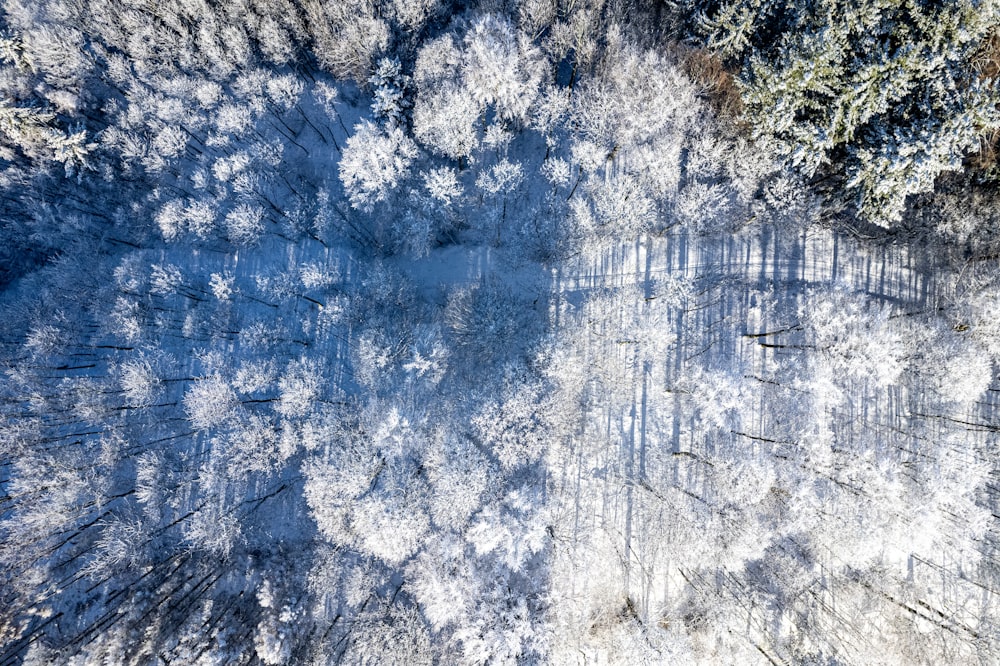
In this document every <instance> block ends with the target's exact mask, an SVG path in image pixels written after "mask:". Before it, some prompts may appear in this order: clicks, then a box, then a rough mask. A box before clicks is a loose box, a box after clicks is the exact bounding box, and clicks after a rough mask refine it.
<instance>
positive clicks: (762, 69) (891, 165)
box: [699, 0, 1000, 226]
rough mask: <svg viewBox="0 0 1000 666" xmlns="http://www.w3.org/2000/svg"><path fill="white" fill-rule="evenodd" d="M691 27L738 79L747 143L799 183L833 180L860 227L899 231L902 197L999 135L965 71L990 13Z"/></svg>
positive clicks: (808, 8)
mask: <svg viewBox="0 0 1000 666" xmlns="http://www.w3.org/2000/svg"><path fill="white" fill-rule="evenodd" d="M699 22H700V27H701V28H702V30H703V31H704V32H705V33H706V34H707V35H708V41H709V44H710V46H712V47H714V48H715V49H717V50H719V51H720V52H721V53H722V54H723V55H724V56H726V57H727V58H730V59H731V60H732V61H733V62H734V63H735V64H736V65H737V66H738V67H739V68H740V80H741V84H742V94H743V101H744V104H745V107H746V115H747V120H748V122H749V124H750V126H751V127H752V128H753V131H754V133H755V134H757V135H758V136H759V137H760V138H762V139H765V140H767V141H769V142H770V143H771V145H772V146H773V149H774V150H775V151H777V152H778V153H779V154H781V155H782V156H784V157H785V158H787V160H788V161H789V162H791V163H792V164H795V165H797V166H798V167H799V168H800V169H802V170H803V171H804V172H805V173H806V174H807V175H810V176H812V175H815V174H817V173H823V172H826V173H835V174H838V175H842V176H844V178H845V179H846V193H847V194H848V196H849V197H851V198H852V199H853V200H854V202H855V205H856V207H857V209H858V211H859V213H860V214H861V216H862V217H864V218H866V219H867V220H869V221H871V222H875V223H878V224H881V225H884V226H890V225H892V224H894V223H896V222H898V221H899V220H900V219H901V217H902V214H903V212H904V210H905V206H906V198H907V196H908V195H911V194H916V193H919V192H927V191H930V190H931V189H933V187H934V181H935V179H936V177H937V176H938V175H939V174H940V173H942V172H945V171H955V170H960V169H961V168H962V167H963V163H964V160H965V158H966V157H967V156H968V155H970V154H971V153H972V152H974V150H975V149H976V148H977V147H978V145H979V141H980V136H981V135H982V134H983V133H984V132H985V131H988V130H990V129H992V128H995V127H996V126H997V125H998V123H1000V117H998V113H997V102H998V101H1000V96H998V93H997V88H996V86H995V84H994V81H993V80H991V79H986V78H985V77H981V76H980V75H979V73H978V72H977V71H976V68H975V67H974V64H973V63H974V61H975V59H976V56H977V54H978V52H979V49H980V47H981V44H982V43H983V42H984V40H986V39H987V38H988V37H989V35H990V34H991V31H992V30H993V29H994V28H995V27H996V25H997V23H998V5H997V4H996V3H995V2H991V1H988V0H986V1H983V0H961V1H958V2H915V1H908V2H902V3H901V2H897V1H895V0H865V1H863V2H844V1H843V0H815V1H813V2H800V3H788V2H784V1H783V0H782V1H779V0H734V1H732V2H722V3H710V4H709V5H708V6H707V7H705V8H704V12H703V13H702V14H701V15H700V17H699ZM987 74H988V72H987Z"/></svg>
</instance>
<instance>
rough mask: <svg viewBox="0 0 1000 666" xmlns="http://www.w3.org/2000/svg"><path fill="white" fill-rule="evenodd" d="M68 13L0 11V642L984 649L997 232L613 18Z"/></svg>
mask: <svg viewBox="0 0 1000 666" xmlns="http://www.w3.org/2000/svg"><path fill="white" fill-rule="evenodd" d="M71 4H72V3H61V2H51V3H42V4H41V5H39V7H41V6H43V5H44V7H46V9H44V10H43V9H39V8H37V7H34V5H32V4H31V3H19V2H13V1H11V2H8V3H7V5H5V7H6V9H5V10H4V11H5V12H6V13H7V15H6V18H5V19H4V21H5V23H6V25H8V26H9V27H10V28H11V30H10V32H9V33H4V34H5V35H7V36H5V37H3V39H2V40H0V42H2V44H0V46H2V49H0V57H2V58H4V64H3V68H4V69H3V70H2V71H3V76H4V77H6V78H7V79H9V81H7V80H5V81H3V82H2V85H3V86H5V89H9V90H13V91H20V93H18V94H19V95H21V96H20V97H18V96H16V95H15V94H14V93H13V92H11V93H9V94H10V98H9V99H7V100H5V101H4V102H3V104H2V106H0V132H2V133H3V137H2V140H0V143H2V147H3V150H2V152H0V166H2V168H3V169H4V171H3V175H2V182H0V187H2V196H3V198H4V200H5V201H4V203H3V207H4V208H3V219H2V222H3V228H2V231H0V233H3V234H4V238H5V244H6V246H7V247H8V249H7V250H6V251H5V252H7V254H5V255H3V261H4V264H3V272H2V276H3V279H4V281H5V283H6V286H5V288H4V290H3V292H2V293H0V304H2V305H0V307H2V313H3V325H2V333H3V336H2V341H3V346H2V350H0V353H2V359H3V363H4V369H5V374H4V376H3V380H2V384H0V390H2V401H0V405H2V409H3V416H4V419H5V424H4V426H3V428H2V430H0V666H8V665H9V666H13V665H15V664H16V665H20V664H25V665H28V664H31V665H40V664H74V665H84V664H163V665H166V664H192V665H194V664H200V665H208V664H220V665H221V664H227V665H228V664H258V663H262V664H317V665H319V664H386V665H396V664H400V665H402V664H406V665H418V664H432V663H440V664H491V665H493V664H765V665H766V664H816V665H820V664H822V665H833V664H859V665H860V664H863V665H872V664H987V663H996V662H997V661H998V660H1000V645H998V631H1000V625H998V621H1000V607H998V597H997V594H998V593H997V590H998V589H1000V569H998V568H997V557H998V550H997V549H998V543H1000V542H998V536H1000V535H998V532H997V512H998V511H1000V507H997V493H996V483H997V481H996V474H997V470H998V463H1000V459H998V457H997V450H998V443H1000V442H998V438H997V432H998V428H1000V426H998V425H996V424H997V408H998V405H997V403H998V400H1000V397H998V396H1000V393H998V391H1000V388H998V387H1000V385H998V384H997V382H996V381H995V369H994V368H995V364H996V362H997V361H998V360H1000V282H998V281H997V279H996V275H997V266H996V260H995V259H982V260H977V261H969V262H959V261H957V260H955V259H954V258H953V253H948V252H944V251H941V250H940V249H939V248H937V247H935V246H934V244H932V243H930V242H925V241H922V240H920V239H916V240H915V239H913V238H905V239H904V238H901V237H896V236H884V237H880V238H879V239H875V240H873V239H870V238H863V237H860V236H859V235H857V234H851V233H848V232H847V231H845V228H846V227H842V226H838V225H836V224H834V223H833V222H831V218H832V217H833V215H832V214H831V213H830V211H829V210H828V209H827V208H826V207H825V206H826V204H825V203H824V200H823V199H822V198H821V197H820V196H819V195H818V194H816V193H815V192H813V191H812V190H810V189H809V186H808V184H807V183H805V182H803V181H802V179H801V178H800V176H798V175H796V173H795V172H793V171H790V170H788V169H786V168H785V167H783V166H782V165H781V164H780V163H779V162H776V161H775V158H774V156H772V155H770V154H768V153H766V152H765V151H763V150H761V149H760V148H759V147H757V146H756V145H755V144H754V143H753V142H751V141H750V140H748V139H747V138H745V135H744V134H745V133H741V131H740V129H739V128H738V127H736V128H734V127H732V126H731V123H728V124H727V123H725V122H723V121H721V120H719V119H717V118H716V116H715V114H714V112H713V111H712V108H711V107H710V105H709V103H708V102H707V101H706V91H705V89H704V88H703V87H699V85H697V84H695V83H694V82H693V81H692V80H691V79H690V78H689V77H688V75H687V74H685V73H684V70H683V68H682V67H681V66H680V64H679V60H678V58H677V56H676V53H674V52H673V51H671V50H670V49H668V48H667V47H665V46H663V45H662V44H660V43H659V42H656V41H655V40H653V41H650V40H649V39H645V40H644V39H643V38H641V36H637V34H634V31H635V26H633V25H631V24H630V23H629V22H628V21H627V20H625V17H619V18H621V19H622V20H621V21H620V22H615V21H612V20H611V19H610V18H608V17H609V16H610V17H613V11H612V10H611V9H605V10H602V11H603V12H604V13H600V12H596V10H594V11H591V10H587V11H584V10H582V9H578V8H575V3H566V4H567V7H562V4H560V5H559V6H560V9H559V10H558V12H556V10H553V12H554V13H553V14H552V16H553V18H552V19H551V21H552V23H551V25H549V24H546V26H548V27H544V28H541V27H539V25H541V24H538V25H536V24H535V23H533V22H532V21H536V22H537V21H540V20H541V19H538V18H537V17H538V15H541V14H544V12H541V10H537V11H535V10H529V9H527V7H528V5H531V3H524V6H523V7H521V9H520V13H518V10H512V11H509V12H507V13H506V14H505V13H504V12H503V11H501V9H500V3H496V4H497V7H496V8H494V9H495V13H489V12H487V11H485V10H468V11H467V12H465V13H462V14H456V15H454V16H452V15H450V14H449V13H448V12H446V11H444V9H442V8H443V7H444V5H441V4H439V3H434V2H431V1H427V0H424V1H422V2H413V3H407V2H395V3H394V2H387V3H382V4H384V5H385V6H384V7H383V9H382V10H380V11H381V13H377V12H376V13H374V14H371V18H370V19H367V18H366V19H364V20H361V19H357V20H355V19H354V18H353V17H354V16H355V15H357V16H361V17H364V16H369V14H365V13H364V12H365V11H368V10H365V9H364V8H365V7H369V4H368V3H353V2H352V3H343V9H334V8H327V9H322V8H321V7H320V5H322V3H312V2H303V3H298V4H294V6H293V4H292V3H289V4H288V7H287V8H283V7H284V5H283V4H282V3H280V2H277V3H275V6H276V7H278V6H279V5H280V6H281V7H278V9H273V8H271V9H267V10H265V9H263V8H256V9H254V11H256V12H257V14H254V16H256V17H257V19H255V20H256V21H257V22H256V23H254V24H253V25H254V26H255V27H253V28H252V29H251V28H249V27H245V26H244V27H241V26H243V24H242V23H239V22H238V21H237V19H236V18H234V16H235V14H234V15H233V16H230V17H229V19H228V20H229V23H226V22H225V21H222V23H220V24H218V25H216V24H209V23H201V24H200V25H199V23H198V22H197V21H195V20H194V18H193V17H194V15H193V14H190V12H191V11H194V10H191V9H184V8H183V7H182V6H188V5H190V6H192V7H193V6H195V5H198V6H199V7H201V6H202V3H197V2H191V3H173V2H167V3H163V4H164V5H165V6H168V8H169V12H167V13H169V14H170V16H171V17H173V18H170V17H166V18H164V17H163V16H159V15H158V14H157V12H155V11H154V10H153V9H152V6H151V5H150V6H146V5H145V4H143V3H118V2H107V3H96V2H95V3H92V4H93V7H90V8H86V9H81V8H78V7H70V5H71ZM84 4H87V3H84ZM133 4H134V5H136V7H135V8H129V7H131V5H133ZM140 4H142V5H143V7H142V8H139V5H140ZM175 4H176V5H177V6H176V7H175V6H174V5H175ZM234 4H240V5H241V6H242V4H246V5H247V6H248V7H249V6H250V5H253V6H254V7H256V3H234ZM260 4H261V7H263V3H260ZM331 4H337V3H331ZM536 4H539V5H540V4H541V3H536ZM581 4H587V3H581ZM300 5H301V6H300ZM568 5H573V7H569V6H568ZM338 6H339V5H338ZM379 6H380V7H381V6H382V5H379ZM490 6H491V7H492V4H491V5H490ZM588 6H589V5H588ZM595 6H596V5H595ZM553 7H555V4H553ZM164 11H166V10H164ZM199 11H204V12H207V13H209V14H210V13H211V12H212V11H215V10H213V9H210V8H209V7H208V5H207V4H206V5H204V7H202V9H201V10H199ZM219 11H223V10H219ZM234 11H235V10H234ZM240 11H243V10H240ZM246 11H247V12H249V11H250V10H249V9H247V10H246ZM324 11H325V12H326V13H325V14H323V12H324ZM338 11H342V12H347V14H350V17H351V18H350V20H351V21H355V23H350V21H348V18H345V17H344V16H340V15H339V14H338V16H336V17H335V16H334V13H335V12H338ZM106 12H110V13H111V14H113V15H114V16H115V19H114V20H115V21H117V22H120V23H122V25H128V26H130V27H128V30H125V28H114V27H107V26H106V24H105V23H104V22H103V21H102V16H103V13H106ZM185 12H188V13H187V14H186V13H185ZM268 12H270V13H268ZM532 12H535V13H532ZM588 12H589V13H588ZM595 12H596V13H595ZM175 14H176V16H174V15H175ZM347 14H345V16H346V15H347ZM320 15H322V16H323V17H325V18H324V19H323V20H320V18H317V16H320ZM178 16H179V17H182V18H177V17H178ZM185 17H186V18H185ZM303 17H304V18H303ZM600 17H604V18H600ZM240 20H243V19H240ZM246 20H247V21H249V19H246ZM598 20H600V21H605V23H603V24H602V25H604V27H603V28H602V31H603V32H601V38H600V39H599V40H595V41H592V42H591V41H586V40H585V39H584V38H583V37H580V35H582V34H584V33H586V34H590V33H589V32H588V31H590V32H593V31H595V30H596V28H595V27H594V25H592V24H591V23H588V21H598ZM644 20H652V19H651V18H650V17H646V19H644ZM297 21H298V22H299V23H297ZM324 21H325V22H324ZM300 23H301V25H300ZM133 24H135V25H133ZM137 25H140V26H145V28H143V29H142V30H140V29H139V28H138V27H135V26H137ZM247 25H249V24H247ZM305 25H308V28H306V27H302V26H305ZM101 26H104V27H101ZM344 26H349V27H350V29H348V28H345V27H344ZM400 26H403V27H405V26H410V27H408V28H406V30H408V31H409V32H406V31H404V32H400V31H402V30H403V27H400ZM588 26H589V27H588ZM390 29H391V30H392V31H395V32H391V34H392V35H397V36H396V37H394V39H397V41H399V42H400V44H399V45H397V46H398V49H399V54H400V57H382V54H387V53H391V49H390V47H389V44H390V42H389V36H390ZM254 30H256V31H258V32H253V31H254ZM266 30H269V31H271V33H273V34H271V33H268V34H267V35H265V36H261V35H264V33H265V31H266ZM297 30H304V31H311V32H308V34H309V38H308V39H306V38H304V37H299V36H297V32H296V31H297ZM303 34H305V33H303ZM399 34H405V35H407V39H409V41H405V40H402V39H401V38H399V37H398V35H399ZM185 35H186V36H187V37H185ZM240 35H243V37H242V38H241V37H240ZM223 37H225V39H228V40H229V41H228V42H226V41H225V40H223ZM45 40H49V41H45ZM185 40H187V41H185ZM352 40H353V41H352ZM560 40H561V41H560ZM574 40H577V41H574ZM581 40H582V41H581ZM265 43H266V44H267V45H268V46H267V48H264V47H263V46H262V45H263V44H265ZM393 43H395V42H393ZM240 44H243V45H244V46H245V52H243V51H240V50H239V48H240ZM553 44H555V46H554V45H553ZM306 45H310V46H308V48H311V49H313V51H308V48H307V46H306ZM350 45H353V46H350ZM349 46H350V48H349ZM210 47H212V48H210ZM213 48H214V50H213ZM365 49H368V51H365ZM296 53H301V54H304V55H298V56H295V55H294V54H296ZM53 54H55V55H53ZM45 58H47V59H45ZM574 58H575V59H576V60H574ZM60 72H61V74H60ZM32 91H34V92H32ZM42 94H44V96H45V99H46V100H48V101H47V102H45V104H48V105H49V106H44V105H43V104H42V103H41V102H38V101H37V100H36V101H30V100H29V97H31V96H32V95H34V96H37V95H42ZM31 99H35V97H31ZM59 104H62V106H61V107H59V106H58V105H59ZM57 107H58V108H57ZM2 114H7V115H2ZM70 121H72V123H71V122H70ZM60 132H62V134H59V133H60ZM43 135H44V136H45V137H48V138H44V137H43ZM40 137H42V138H40ZM53 137H55V138H53ZM57 139H58V140H57ZM31 141H35V143H31ZM46 142H47V143H46Z"/></svg>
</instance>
